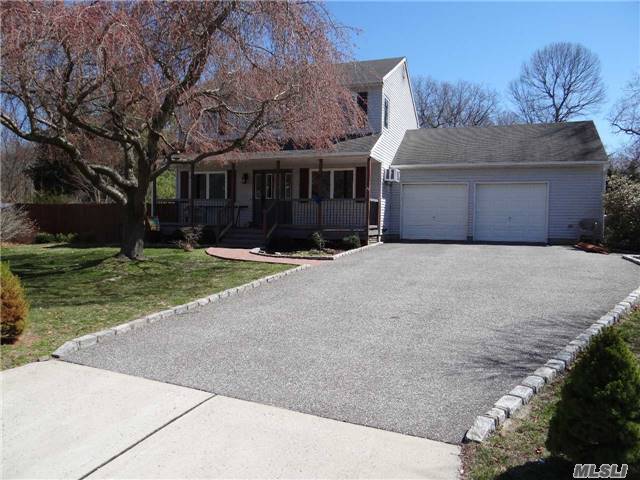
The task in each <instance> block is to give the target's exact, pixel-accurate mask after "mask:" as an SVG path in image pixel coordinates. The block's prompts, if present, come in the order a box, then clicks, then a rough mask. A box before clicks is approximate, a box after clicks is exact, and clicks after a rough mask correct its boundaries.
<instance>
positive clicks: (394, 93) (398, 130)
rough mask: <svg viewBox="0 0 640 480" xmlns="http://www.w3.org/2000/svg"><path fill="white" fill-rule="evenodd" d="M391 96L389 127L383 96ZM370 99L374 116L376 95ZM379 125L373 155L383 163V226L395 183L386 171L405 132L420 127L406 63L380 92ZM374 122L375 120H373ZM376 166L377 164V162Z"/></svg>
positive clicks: (378, 96)
mask: <svg viewBox="0 0 640 480" xmlns="http://www.w3.org/2000/svg"><path fill="white" fill-rule="evenodd" d="M385 97H386V98H387V99H389V106H390V108H389V115H390V116H389V127H388V128H382V120H383V115H384V112H383V106H382V104H383V99H384V98H385ZM369 100H370V110H369V114H370V116H371V115H372V113H373V109H372V108H371V102H372V101H373V96H372V95H370V96H369ZM377 101H378V104H377V115H378V118H377V126H378V130H377V131H380V132H381V133H382V135H381V136H380V139H379V140H378V142H377V143H376V145H375V147H374V148H373V151H372V152H371V156H372V157H373V158H375V159H376V160H378V161H379V162H380V165H379V168H380V170H381V172H380V173H379V180H378V182H379V185H380V187H379V188H382V199H381V203H380V218H381V219H382V226H383V228H384V227H385V222H386V221H387V218H388V215H387V213H386V209H387V204H388V203H389V202H390V196H391V186H390V185H389V184H384V183H382V170H384V169H385V168H389V166H390V165H391V162H392V161H393V157H394V156H395V154H396V151H397V150H398V147H399V146H400V143H401V142H402V139H403V138H404V133H405V132H406V131H407V130H408V129H414V128H418V121H417V117H416V111H415V107H414V104H413V97H412V93H411V85H410V83H409V72H408V70H407V64H406V62H402V65H400V66H398V67H397V68H395V69H394V70H393V71H391V72H390V74H389V76H388V77H387V78H386V79H385V80H384V84H383V86H382V90H381V91H379V94H378V95H377ZM372 125H373V123H372ZM374 165H375V163H374Z"/></svg>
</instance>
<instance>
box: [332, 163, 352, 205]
mask: <svg viewBox="0 0 640 480" xmlns="http://www.w3.org/2000/svg"><path fill="white" fill-rule="evenodd" d="M333 198H353V170H334V171H333Z"/></svg>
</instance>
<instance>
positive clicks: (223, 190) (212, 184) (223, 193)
mask: <svg viewBox="0 0 640 480" xmlns="http://www.w3.org/2000/svg"><path fill="white" fill-rule="evenodd" d="M209 198H212V199H214V200H223V199H225V198H227V180H226V175H225V174H224V173H222V172H220V173H210V174H209Z"/></svg>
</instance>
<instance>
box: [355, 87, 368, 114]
mask: <svg viewBox="0 0 640 480" xmlns="http://www.w3.org/2000/svg"><path fill="white" fill-rule="evenodd" d="M357 100H358V106H359V107H360V108H361V109H362V111H363V112H364V113H365V115H366V114H367V113H368V111H369V92H358V98H357Z"/></svg>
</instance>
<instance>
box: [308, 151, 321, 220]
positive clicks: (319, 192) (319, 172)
mask: <svg viewBox="0 0 640 480" xmlns="http://www.w3.org/2000/svg"><path fill="white" fill-rule="evenodd" d="M322 163H323V160H322V159H321V158H319V159H318V187H319V191H318V198H319V201H318V221H317V223H318V230H320V229H322ZM311 179H312V181H311V185H310V186H309V187H310V189H311V192H312V193H311V194H312V196H313V173H312V174H311Z"/></svg>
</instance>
